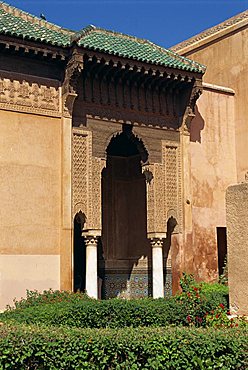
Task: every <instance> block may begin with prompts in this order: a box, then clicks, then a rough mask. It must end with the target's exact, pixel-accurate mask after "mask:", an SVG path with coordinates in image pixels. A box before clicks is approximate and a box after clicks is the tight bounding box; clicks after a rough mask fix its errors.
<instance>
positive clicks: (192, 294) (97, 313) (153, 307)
mask: <svg viewBox="0 0 248 370" xmlns="http://www.w3.org/2000/svg"><path fill="white" fill-rule="evenodd" d="M181 285H182V289H183V292H182V293H181V294H179V295H177V296H175V297H170V298H166V299H152V298H145V299H137V300H123V299H110V300H105V301H97V300H94V299H90V298H88V297H87V296H86V295H85V294H82V293H76V294H75V293H71V292H59V291H55V292H53V291H52V290H49V291H44V292H43V293H42V294H40V293H38V292H37V291H34V292H31V291H27V298H26V299H21V300H20V301H19V302H18V301H15V306H14V308H10V307H9V309H8V310H7V311H6V312H4V313H2V314H0V320H2V321H9V320H15V321H17V322H20V323H26V324H35V323H41V324H45V325H57V326H64V325H66V326H70V327H81V328H108V327H111V328H122V327H138V326H145V327H148V326H153V327H159V326H167V325H186V326H189V325H196V326H206V316H207V314H208V313H209V312H211V311H213V310H215V309H216V307H217V306H218V305H219V304H223V305H224V307H226V303H225V301H224V300H222V299H221V298H223V288H224V289H226V288H225V287H221V289H222V290H220V293H219V292H217V293H216V294H219V299H217V298H216V299H213V297H214V296H213V294H212V290H211V289H210V288H209V285H205V286H204V289H205V291H204V289H202V287H201V286H195V281H194V280H193V278H191V276H190V275H185V276H184V278H183V279H182V281H181ZM216 285H217V284H216ZM202 290H203V291H204V292H202ZM215 290H217V288H215ZM214 294H215V293H214ZM207 297H208V298H207Z"/></svg>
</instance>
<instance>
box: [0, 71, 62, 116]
mask: <svg viewBox="0 0 248 370" xmlns="http://www.w3.org/2000/svg"><path fill="white" fill-rule="evenodd" d="M46 82H47V84H45V82H44V81H43V82H42V83H40V82H30V81H29V82H28V81H26V80H24V79H11V78H4V77H0V108H1V109H6V110H14V111H23V112H28V113H36V114H44V115H51V116H59V115H60V87H59V83H57V82H55V83H53V85H54V86H49V80H47V81H46Z"/></svg>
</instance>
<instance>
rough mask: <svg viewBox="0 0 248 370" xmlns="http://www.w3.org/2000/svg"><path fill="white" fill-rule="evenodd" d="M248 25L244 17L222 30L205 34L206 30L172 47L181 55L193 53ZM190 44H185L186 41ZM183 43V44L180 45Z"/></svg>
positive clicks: (247, 19) (247, 20)
mask: <svg viewBox="0 0 248 370" xmlns="http://www.w3.org/2000/svg"><path fill="white" fill-rule="evenodd" d="M247 27H248V18H245V19H243V20H242V21H240V22H239V23H236V24H233V25H231V26H230V27H227V28H224V29H222V30H219V31H216V32H215V33H213V34H211V35H209V36H204V34H205V31H204V32H202V33H200V34H198V35H196V36H194V37H193V38H192V39H188V40H186V41H184V42H182V43H179V44H177V45H175V46H173V47H171V48H170V49H171V50H173V51H175V52H176V53H177V54H179V55H184V56H187V55H188V54H192V53H193V52H196V51H198V50H200V49H203V48H205V47H207V46H209V45H210V44H213V43H215V42H218V41H220V40H222V39H224V38H227V37H230V36H232V35H234V34H235V33H237V32H240V31H242V30H244V29H245V28H247ZM194 40H195V41H194ZM187 42H188V45H186V46H184V45H185V43H186V44H187ZM180 45H182V46H180Z"/></svg>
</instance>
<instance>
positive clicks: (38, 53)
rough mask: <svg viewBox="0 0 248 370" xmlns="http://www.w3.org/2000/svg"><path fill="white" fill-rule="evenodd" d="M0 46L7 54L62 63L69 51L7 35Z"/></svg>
mask: <svg viewBox="0 0 248 370" xmlns="http://www.w3.org/2000/svg"><path fill="white" fill-rule="evenodd" d="M0 46H1V48H2V50H3V51H5V52H11V53H16V54H18V55H25V56H30V57H41V58H46V59H52V60H60V61H64V60H65V59H66V58H67V57H68V49H66V48H62V47H56V46H52V45H46V44H42V43H38V42H33V41H30V40H23V39H19V38H15V37H10V36H6V35H1V39H0Z"/></svg>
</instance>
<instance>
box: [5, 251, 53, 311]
mask: <svg viewBox="0 0 248 370" xmlns="http://www.w3.org/2000/svg"><path fill="white" fill-rule="evenodd" d="M59 279H60V277H59V256H58V255H49V256H48V255H29V256H27V255H17V254H16V255H12V256H7V255H1V256H0V310H3V309H4V308H5V307H6V305H7V304H9V305H11V306H12V305H13V299H14V298H16V299H17V300H18V299H20V298H21V297H26V290H27V289H28V290H38V291H40V292H42V291H43V290H48V289H49V288H52V289H54V290H55V289H59Z"/></svg>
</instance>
